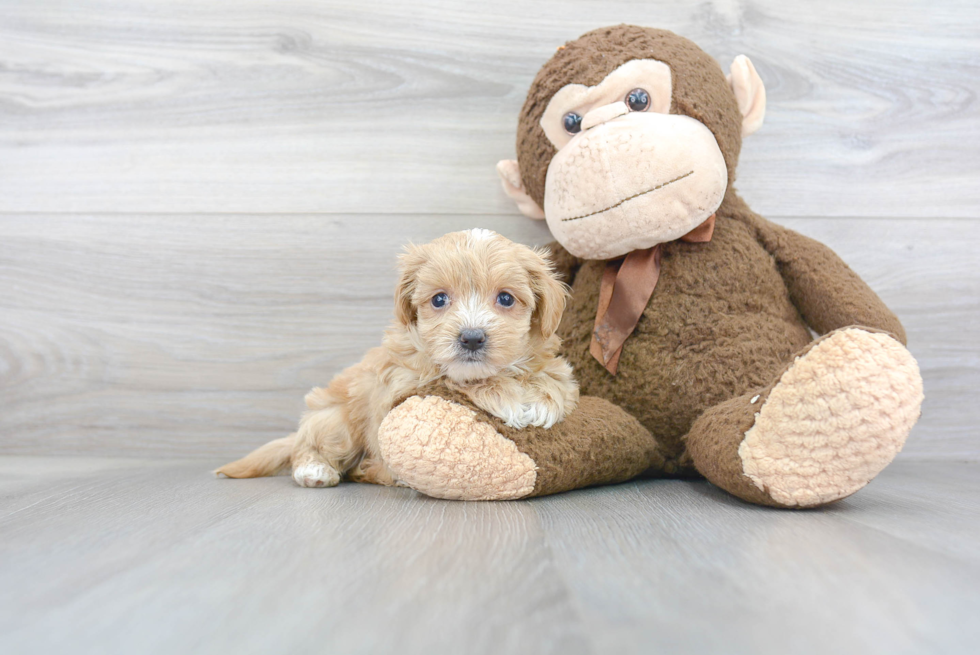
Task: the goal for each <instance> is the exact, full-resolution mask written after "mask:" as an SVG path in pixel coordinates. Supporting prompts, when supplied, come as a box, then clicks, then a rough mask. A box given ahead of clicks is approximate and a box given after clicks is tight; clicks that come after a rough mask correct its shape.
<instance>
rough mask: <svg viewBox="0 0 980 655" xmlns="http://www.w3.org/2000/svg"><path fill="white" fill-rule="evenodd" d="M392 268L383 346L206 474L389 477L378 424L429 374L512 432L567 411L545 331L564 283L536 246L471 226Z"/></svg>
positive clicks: (566, 369)
mask: <svg viewBox="0 0 980 655" xmlns="http://www.w3.org/2000/svg"><path fill="white" fill-rule="evenodd" d="M399 264H400V267H399V268H400V273H401V275H400V279H399V281H398V286H397V288H396V291H395V322H394V324H393V325H392V326H391V327H390V328H389V329H388V330H387V332H385V335H384V339H383V340H382V345H381V346H380V347H379V348H372V349H371V350H369V351H368V353H367V355H366V356H365V357H364V359H363V360H362V361H361V363H359V364H355V365H354V366H351V367H350V368H348V369H346V370H345V371H343V372H342V373H340V374H339V375H337V376H336V377H335V378H334V379H333V381H332V382H331V383H330V385H329V386H328V387H327V388H325V389H322V388H319V387H318V388H315V389H313V390H312V391H310V393H308V394H307V395H306V405H307V407H309V411H307V412H306V413H305V414H304V415H303V417H302V419H301V420H300V424H299V430H298V431H297V432H296V433H295V434H292V435H290V436H288V437H285V438H282V439H277V440H275V441H272V442H270V443H267V444H266V445H264V446H262V447H261V448H259V449H258V450H256V451H254V452H253V453H251V454H250V455H248V456H247V457H245V458H244V459H240V460H238V461H236V462H232V463H231V464H226V465H225V466H222V467H221V468H219V469H218V470H217V471H216V473H221V474H224V475H226V476H228V477H231V478H251V477H259V476H265V475H276V474H278V473H281V472H285V471H286V470H287V469H288V468H289V467H290V466H291V467H292V473H293V479H294V480H295V481H296V483H297V484H299V485H301V486H304V487H331V486H334V485H336V484H337V483H338V482H340V480H341V479H342V478H346V479H349V480H353V481H357V482H372V483H375V484H389V485H390V484H395V483H396V482H397V481H396V480H395V479H394V478H393V477H392V474H391V472H390V471H389V470H388V467H387V466H385V463H384V462H383V461H382V460H381V456H380V454H379V451H378V427H379V426H380V425H381V421H382V419H384V417H385V415H386V414H387V413H388V411H389V410H391V408H392V407H394V406H395V405H396V404H398V403H399V402H401V401H402V400H404V399H405V398H408V397H409V396H412V395H414V394H415V393H417V392H418V390H419V389H421V388H422V387H424V386H426V385H428V384H431V383H433V382H436V381H441V382H443V383H445V384H446V385H447V386H449V387H451V388H453V389H456V390H459V391H461V392H462V393H464V394H466V395H467V396H468V397H469V398H470V399H471V400H472V401H473V403H474V404H476V405H477V406H478V407H480V408H482V409H483V410H485V411H487V412H488V413H490V414H493V415H494V416H497V417H499V418H501V419H503V420H504V421H505V422H506V423H507V425H510V426H512V427H515V428H523V427H525V426H528V425H537V426H544V427H551V426H552V425H554V424H555V423H557V422H558V421H561V420H562V419H563V418H565V416H566V415H567V414H568V413H569V412H571V411H572V409H574V407H575V405H576V403H577V402H578V384H577V383H576V382H575V380H574V379H573V378H572V369H571V367H570V366H569V365H568V363H567V362H565V360H563V359H562V358H561V357H558V356H557V352H558V346H559V339H558V336H557V335H556V334H555V330H557V329H558V322H559V321H560V320H561V315H562V312H563V311H564V309H565V300H566V296H567V293H568V291H567V287H565V285H563V284H562V283H561V282H559V281H558V279H557V278H556V277H555V274H554V273H553V271H552V268H551V264H550V263H549V262H548V260H547V259H546V258H545V257H544V256H543V255H542V254H541V253H540V252H537V251H535V250H532V249H531V248H528V247H527V246H522V245H520V244H517V243H513V242H512V241H510V240H508V239H505V238H504V237H502V236H500V235H499V234H496V233H494V232H491V231H490V230H481V229H477V230H469V231H467V232H454V233H452V234H447V235H446V236H444V237H441V238H439V239H436V240H435V241H433V242H432V243H428V244H425V245H422V246H409V247H408V248H407V250H406V252H405V253H404V254H403V255H401V257H400V258H399Z"/></svg>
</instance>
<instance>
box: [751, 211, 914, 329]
mask: <svg viewBox="0 0 980 655" xmlns="http://www.w3.org/2000/svg"><path fill="white" fill-rule="evenodd" d="M753 218H755V219H757V220H756V221H753V222H755V223H756V227H757V229H758V235H759V240H760V242H761V243H762V245H763V247H765V249H766V250H767V251H769V254H771V255H772V256H773V257H774V258H775V260H776V265H777V266H778V267H779V272H780V273H781V274H782V276H783V280H784V281H785V283H786V288H787V289H788V290H789V295H790V299H791V300H792V301H793V304H794V305H795V306H796V308H797V309H798V310H799V311H800V314H801V315H802V316H803V320H805V321H806V322H807V324H808V325H809V326H810V327H811V328H813V329H814V330H815V331H816V332H817V333H819V334H826V333H828V332H830V331H832V330H836V329H838V328H842V327H847V326H850V325H860V326H864V327H871V328H877V329H879V330H885V331H887V332H891V333H892V334H893V335H895V338H897V339H898V340H899V341H901V342H902V344H905V343H906V337H905V329H904V328H903V327H902V324H901V323H900V322H899V320H898V318H897V317H896V316H895V314H893V313H892V312H891V310H889V309H888V307H886V306H885V303H883V302H882V301H881V299H880V298H879V297H878V296H877V294H875V292H874V291H872V290H871V287H869V286H868V285H867V284H866V283H865V282H864V280H862V279H861V278H860V277H859V276H858V274H857V273H855V272H854V271H852V270H851V268H850V267H849V266H848V265H847V264H845V263H844V261H843V260H841V258H840V257H838V256H837V254H836V253H834V251H833V250H831V249H830V248H828V247H827V246H825V245H823V244H822V243H820V242H819V241H815V240H814V239H811V238H809V237H805V236H803V235H802V234H798V233H796V232H794V231H793V230H790V229H787V228H784V227H781V226H779V225H775V224H774V223H770V222H769V221H767V220H765V219H763V218H762V217H760V216H753Z"/></svg>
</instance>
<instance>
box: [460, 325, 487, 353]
mask: <svg viewBox="0 0 980 655" xmlns="http://www.w3.org/2000/svg"><path fill="white" fill-rule="evenodd" d="M486 342H487V333H486V332H484V331H483V330H478V329H473V328H466V329H465V330H460V332H459V344H460V345H461V346H463V348H466V349H467V350H474V351H475V350H479V349H480V348H482V347H483V345H484V344H485V343H486Z"/></svg>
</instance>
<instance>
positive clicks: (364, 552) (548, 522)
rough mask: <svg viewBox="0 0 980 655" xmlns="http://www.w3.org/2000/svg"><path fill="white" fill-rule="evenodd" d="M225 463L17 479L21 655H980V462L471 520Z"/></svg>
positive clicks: (456, 507) (666, 492)
mask: <svg viewBox="0 0 980 655" xmlns="http://www.w3.org/2000/svg"><path fill="white" fill-rule="evenodd" d="M213 463H217V462H213ZM204 464H205V463H204V462H196V463H181V462H169V463H168V462H142V461H138V460H89V459H85V458H69V459H63V458H21V457H2V458H0V535H2V539H0V580H2V581H3V584H2V585H0V651H2V652H3V653H5V654H9V655H19V654H21V653H36V652H58V651H61V652H71V653H79V654H82V653H99V654H100V655H103V654H108V655H112V654H115V653H133V652H138V653H146V654H154V653H177V652H179V653H213V652H235V653H242V654H249V653H268V652H289V653H298V654H303V653H323V652H329V653H381V652H399V653H405V654H406V655H411V654H414V653H461V652H466V653H502V652H506V653H514V654H521V653H575V654H578V653H609V652H617V653H623V654H624V655H628V654H630V653H650V652H665V653H675V652H696V653H709V652H724V653H731V654H733V655H737V654H741V653H752V654H755V655H766V654H769V653H787V652H792V653H799V654H801V655H807V654H810V653H841V654H850V653H861V654H862V655H863V654H866V653H923V652H937V653H950V654H956V653H969V652H973V651H972V650H971V649H975V645H976V640H977V639H978V638H980V630H978V625H977V623H976V621H975V617H976V614H977V612H978V611H980V592H978V589H980V549H978V544H980V524H978V521H977V516H978V511H980V476H978V475H977V471H976V468H977V465H976V464H960V463H930V462H903V463H897V464H896V465H894V466H893V467H891V468H889V469H888V470H886V471H885V472H884V473H883V474H882V475H881V476H880V477H879V478H878V479H877V480H875V481H874V482H873V483H872V484H871V486H869V487H868V488H867V489H865V490H863V491H861V492H860V493H858V494H857V495H856V496H853V497H852V498H849V499H846V500H844V501H842V502H840V503H838V504H836V505H834V506H832V507H830V508H825V509H821V510H814V511H802V512H786V511H777V510H772V509H766V508H759V507H752V506H748V505H745V504H743V503H740V502H738V501H736V500H734V499H732V498H731V497H729V496H727V495H725V494H724V493H723V492H720V491H718V490H716V489H714V488H712V487H711V486H710V485H708V484H707V483H705V482H683V481H639V482H632V483H627V484H623V485H618V486H614V487H605V488H600V489H593V490H582V491H577V492H572V493H568V494H563V495H560V496H556V497H550V498H541V499H535V500H532V501H516V502H502V503H461V502H452V501H439V500H433V499H428V498H425V497H422V496H418V495H416V494H415V493H414V492H412V491H409V490H407V489H389V488H379V487H372V486H368V485H352V484H344V485H341V486H340V487H338V488H336V489H301V488H298V487H296V486H294V485H293V483H292V481H291V480H289V479H288V478H269V479H260V480H243V481H231V480H217V479H214V478H212V477H210V476H209V475H208V474H207V471H206V467H205V466H204ZM692 517H696V520H695V519H693V518H692Z"/></svg>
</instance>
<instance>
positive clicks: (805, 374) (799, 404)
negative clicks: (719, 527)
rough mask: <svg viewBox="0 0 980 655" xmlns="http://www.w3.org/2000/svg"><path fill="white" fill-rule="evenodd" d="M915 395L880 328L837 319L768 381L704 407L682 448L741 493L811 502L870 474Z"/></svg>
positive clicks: (901, 431)
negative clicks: (838, 324) (845, 324)
mask: <svg viewBox="0 0 980 655" xmlns="http://www.w3.org/2000/svg"><path fill="white" fill-rule="evenodd" d="M921 404H922V378H921V377H920V375H919V367H918V366H917V365H916V363H915V360H914V359H913V358H912V355H911V354H910V353H909V352H908V350H906V349H905V347H904V346H902V344H901V343H899V342H898V341H896V340H895V339H894V338H892V337H891V336H889V335H888V334H884V333H878V332H869V331H867V330H863V329H860V328H845V329H842V330H838V331H835V332H832V333H830V334H829V335H827V336H825V337H824V338H822V339H820V340H818V341H816V342H814V343H813V344H812V345H811V346H810V347H808V348H807V349H806V350H804V351H803V353H802V354H800V355H799V356H798V357H797V358H796V360H795V361H794V362H793V364H792V365H791V366H790V367H789V368H788V369H787V370H786V371H785V372H784V373H783V374H782V376H781V377H780V378H779V380H778V381H777V382H776V383H775V384H774V385H772V386H771V387H769V388H768V389H766V390H762V391H760V392H759V393H754V394H750V395H746V396H742V397H741V398H735V399H732V400H730V401H728V402H726V403H722V404H721V405H719V406H717V407H714V408H711V409H709V410H708V411H707V412H705V414H704V415H702V417H701V418H699V419H698V421H696V422H695V424H694V426H692V428H691V433H690V434H689V435H688V448H689V450H690V451H691V453H692V456H694V460H695V465H696V466H697V467H698V470H700V471H701V472H702V473H703V474H704V475H705V476H706V477H707V478H708V479H709V480H711V481H712V482H714V483H715V484H718V485H719V486H721V487H722V488H724V489H726V490H728V491H730V492H731V493H734V494H735V495H737V496H739V497H741V498H744V499H746V500H750V501H752V502H758V503H762V504H766V505H775V506H780V507H814V506H817V505H824V504H826V503H830V502H833V501H835V500H839V499H841V498H844V497H846V496H849V495H851V494H852V493H854V492H855V491H857V490H858V489H860V488H861V487H863V486H865V485H866V484H868V482H870V481H871V480H872V479H873V478H874V477H875V476H876V475H878V473H880V472H881V470H882V469H884V468H885V466H887V465H888V464H889V463H890V462H891V461H892V459H893V458H894V457H895V455H896V454H898V452H899V451H900V450H901V449H902V445H903V444H904V443H905V439H906V437H908V434H909V431H910V430H911V429H912V426H913V425H915V422H916V420H918V418H919V409H920V406H921ZM740 426H741V427H740ZM746 427H747V429H746ZM742 435H744V437H743V436H742Z"/></svg>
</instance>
